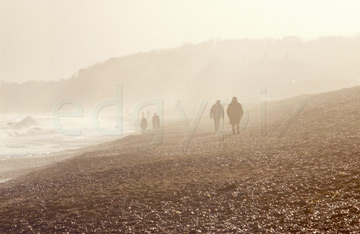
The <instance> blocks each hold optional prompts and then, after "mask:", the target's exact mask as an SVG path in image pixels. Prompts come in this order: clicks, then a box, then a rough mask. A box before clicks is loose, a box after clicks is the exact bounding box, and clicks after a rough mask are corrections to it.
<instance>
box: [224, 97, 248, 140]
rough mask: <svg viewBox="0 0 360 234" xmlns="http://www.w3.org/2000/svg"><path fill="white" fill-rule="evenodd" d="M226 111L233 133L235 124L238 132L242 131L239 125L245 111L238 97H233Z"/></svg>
mask: <svg viewBox="0 0 360 234" xmlns="http://www.w3.org/2000/svg"><path fill="white" fill-rule="evenodd" d="M226 113H227V115H228V116H229V119H230V124H231V126H232V132H233V134H235V126H236V133H240V127H239V125H240V121H241V119H242V117H243V113H244V112H243V108H242V106H241V104H240V103H239V102H238V101H237V98H236V97H233V99H232V101H231V103H230V104H229V107H228V108H227V110H226Z"/></svg>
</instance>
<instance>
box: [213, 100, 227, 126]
mask: <svg viewBox="0 0 360 234" xmlns="http://www.w3.org/2000/svg"><path fill="white" fill-rule="evenodd" d="M210 119H214V125H215V132H217V131H218V130H219V123H220V120H221V119H224V108H223V106H222V105H221V103H220V101H219V100H217V101H216V103H215V104H214V105H213V106H212V107H211V109H210Z"/></svg>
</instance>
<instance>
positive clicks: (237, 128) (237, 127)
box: [236, 124, 240, 133]
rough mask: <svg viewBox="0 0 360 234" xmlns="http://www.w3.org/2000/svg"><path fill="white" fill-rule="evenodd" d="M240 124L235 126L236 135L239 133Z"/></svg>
mask: <svg viewBox="0 0 360 234" xmlns="http://www.w3.org/2000/svg"><path fill="white" fill-rule="evenodd" d="M239 125H240V124H236V132H237V133H240V126H239Z"/></svg>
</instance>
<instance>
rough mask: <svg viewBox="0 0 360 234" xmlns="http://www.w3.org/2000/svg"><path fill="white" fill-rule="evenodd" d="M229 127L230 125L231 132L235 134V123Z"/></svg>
mask: <svg viewBox="0 0 360 234" xmlns="http://www.w3.org/2000/svg"><path fill="white" fill-rule="evenodd" d="M231 127H232V133H233V134H235V124H232V125H231Z"/></svg>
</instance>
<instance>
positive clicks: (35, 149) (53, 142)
mask: <svg viewBox="0 0 360 234" xmlns="http://www.w3.org/2000/svg"><path fill="white" fill-rule="evenodd" d="M59 123H60V125H59V124H56V123H55V122H54V118H53V117H52V116H47V115H1V116H0V159H5V158H13V157H32V156H40V155H41V156H46V155H51V154H52V153H55V152H61V151H66V150H74V149H80V148H83V147H87V146H91V145H95V144H100V143H103V142H108V141H112V140H116V139H119V138H121V137H123V136H124V135H128V134H131V133H133V132H134V130H133V129H131V128H124V129H123V131H122V135H119V134H117V135H112V136H110V135H108V134H104V132H103V131H99V128H96V127H94V124H93V123H92V121H90V120H84V119H82V118H80V119H76V118H70V119H68V120H65V121H60V120H59ZM59 126H61V128H59ZM115 126H116V124H115V121H103V122H101V129H108V130H109V131H112V130H114V131H115V130H116V128H115ZM70 132H73V133H71V134H70ZM74 132H76V134H74Z"/></svg>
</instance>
